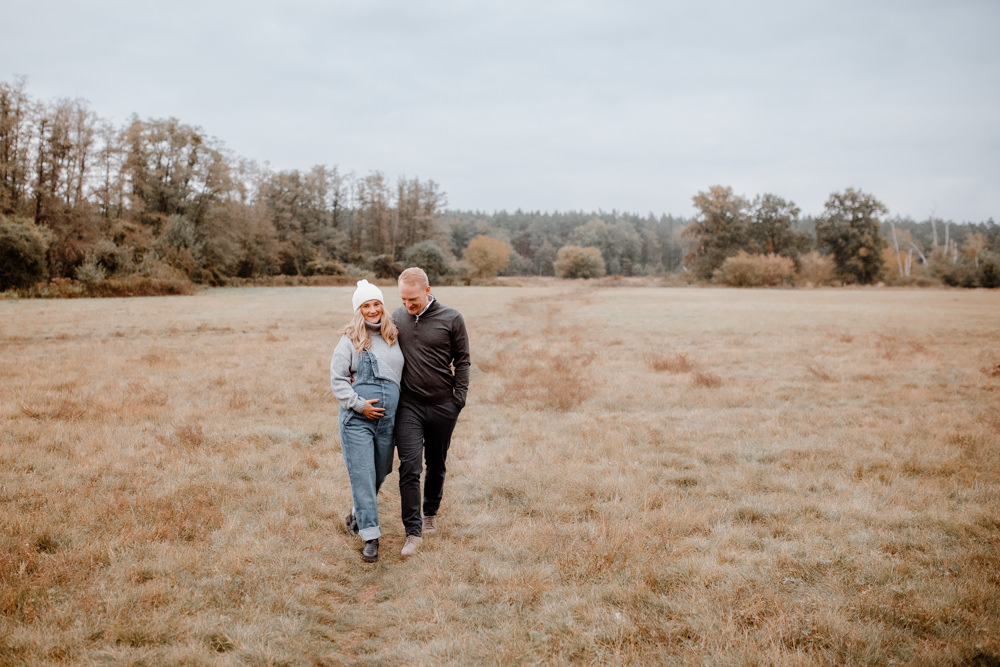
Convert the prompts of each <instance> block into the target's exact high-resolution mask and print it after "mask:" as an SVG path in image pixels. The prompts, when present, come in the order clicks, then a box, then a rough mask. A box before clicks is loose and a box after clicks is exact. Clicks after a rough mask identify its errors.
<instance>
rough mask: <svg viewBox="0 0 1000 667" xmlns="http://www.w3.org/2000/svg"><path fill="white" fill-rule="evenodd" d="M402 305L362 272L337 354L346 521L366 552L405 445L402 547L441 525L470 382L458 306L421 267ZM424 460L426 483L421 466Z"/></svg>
mask: <svg viewBox="0 0 1000 667" xmlns="http://www.w3.org/2000/svg"><path fill="white" fill-rule="evenodd" d="M398 287H399V298H400V300H401V301H402V302H403V305H402V306H400V307H399V308H397V309H396V311H395V312H394V313H393V314H392V315H391V316H389V315H388V313H386V312H385V301H384V299H383V298H382V290H380V289H379V288H378V287H376V286H375V285H372V284H371V283H369V282H368V281H367V280H361V281H359V282H358V287H357V289H356V290H355V291H354V295H353V297H352V299H351V304H352V305H353V306H354V315H353V316H352V318H351V321H350V322H349V323H348V324H347V326H346V327H344V330H343V336H341V338H340V341H339V342H338V343H337V347H336V349H335V350H334V352H333V358H332V359H331V361H330V384H331V385H332V387H333V394H334V396H335V397H336V398H337V401H338V402H339V403H340V415H339V419H338V421H339V425H340V446H341V449H342V451H343V453H344V463H345V464H346V465H347V475H348V477H349V479H350V481H351V496H352V500H353V502H354V507H353V509H352V510H351V513H350V514H348V515H347V519H346V522H347V528H348V530H350V531H351V532H357V533H358V534H359V535H360V536H361V538H362V539H363V540H364V542H365V545H364V549H363V550H362V552H361V557H362V559H363V560H364V561H365V562H367V563H373V562H375V561H376V560H378V538H379V537H380V536H381V534H382V531H381V528H380V526H379V520H378V502H377V496H378V492H379V489H380V488H381V486H382V482H383V481H385V478H386V476H387V475H388V474H389V473H390V472H391V471H392V459H393V442H394V441H395V448H396V452H397V453H398V455H399V496H400V505H401V514H402V519H403V527H404V528H405V529H406V542H405V543H404V544H403V550H402V552H401V553H402V555H403V556H411V555H413V554H415V553H416V552H417V550H418V549H419V547H420V542H421V539H422V538H423V534H424V533H431V532H434V530H436V528H437V526H436V521H437V513H438V508H439V507H440V505H441V497H442V493H443V491H444V476H445V460H446V458H447V456H448V446H449V445H450V444H451V434H452V431H453V430H454V429H455V423H456V422H457V421H458V415H459V412H461V410H462V408H463V407H465V397H466V394H467V393H468V391H469V364H470V361H469V337H468V334H467V332H466V330H465V321H464V320H463V319H462V315H461V313H459V312H458V311H457V310H455V309H454V308H449V307H448V306H445V305H443V304H441V303H440V302H439V301H438V300H437V299H435V298H434V295H432V294H431V288H430V283H429V281H428V279H427V274H426V273H424V271H423V270H422V269H420V268H417V267H411V268H408V269H406V270H405V271H403V272H402V273H401V274H400V276H399V284H398ZM424 462H426V464H427V473H426V476H425V479H424V488H423V493H421V489H420V475H421V473H422V472H423V463H424Z"/></svg>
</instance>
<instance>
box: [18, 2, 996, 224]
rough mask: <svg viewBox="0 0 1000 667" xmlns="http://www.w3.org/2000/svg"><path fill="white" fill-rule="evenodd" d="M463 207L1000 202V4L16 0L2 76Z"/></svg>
mask: <svg viewBox="0 0 1000 667" xmlns="http://www.w3.org/2000/svg"><path fill="white" fill-rule="evenodd" d="M16 76H25V77H26V78H27V92H28V94H29V95H30V96H31V97H32V98H33V99H36V100H40V101H54V100H56V99H57V98H62V97H70V98H75V97H79V98H83V99H85V100H87V101H88V102H89V105H90V108H91V109H92V110H93V111H95V112H96V113H97V114H98V115H99V116H100V117H102V118H104V119H107V120H110V121H112V122H114V123H116V124H119V125H121V124H124V123H125V121H126V120H127V119H128V118H129V116H131V115H132V114H133V113H134V114H137V115H138V116H139V117H140V118H143V119H148V118H168V117H175V118H177V119H179V120H180V121H181V122H183V123H185V124H188V125H194V126H197V127H200V128H202V129H203V130H204V131H205V132H206V133H207V134H209V135H211V136H214V137H216V138H218V139H219V140H221V141H222V142H223V143H224V144H225V146H226V147H228V148H229V149H230V150H232V151H233V152H234V153H236V154H237V155H239V156H241V157H245V158H250V159H253V160H257V161H259V162H262V163H263V162H268V163H270V165H271V167H272V168H273V169H300V170H308V169H309V168H311V167H313V166H314V165H318V164H324V165H327V166H331V167H333V166H336V167H337V168H338V169H339V170H340V171H341V173H349V172H354V173H355V174H357V175H359V176H364V175H366V174H368V173H369V172H371V171H374V170H380V171H382V172H383V173H384V174H385V175H386V176H387V177H389V178H390V179H392V180H395V179H396V178H397V177H400V176H405V177H406V178H419V179H421V180H424V181H426V180H434V181H436V182H437V183H438V184H439V185H440V186H441V189H442V190H444V192H445V193H446V195H447V199H448V204H449V207H450V208H456V209H474V210H483V211H486V212H492V211H495V210H508V211H513V210H515V209H518V208H520V209H524V210H541V211H569V210H583V211H597V210H603V211H611V210H618V211H627V212H633V213H639V214H646V213H650V212H652V213H654V214H657V215H659V214H664V213H665V214H673V215H679V216H685V217H686V216H691V215H693V214H694V213H695V211H694V209H693V207H692V204H691V198H692V196H694V195H695V194H696V193H697V192H699V191H702V190H706V189H707V188H708V187H709V186H712V185H729V186H732V187H733V189H734V190H735V191H736V193H737V194H742V195H745V196H747V197H749V198H752V197H754V196H755V195H758V194H763V193H773V194H776V195H779V196H781V197H784V198H785V199H789V200H792V201H794V202H795V203H796V204H798V205H799V207H800V208H801V209H802V212H803V214H819V213H821V212H822V210H823V204H824V202H825V201H826V199H827V197H828V196H829V194H830V193H831V192H835V191H842V190H844V189H845V188H848V187H854V188H860V189H861V190H864V191H865V192H868V193H870V194H873V195H875V196H876V197H877V198H878V199H880V200H881V201H882V202H883V203H884V204H885V205H886V206H888V208H889V211H890V214H891V215H902V216H910V217H913V218H915V219H918V220H922V219H926V218H927V217H928V216H930V215H936V216H938V217H941V218H945V219H951V220H955V221H977V222H979V221H985V220H986V219H987V218H990V217H992V218H993V219H994V220H997V221H1000V121H998V118H1000V2H998V1H997V0H941V1H940V2H925V1H920V0H901V1H897V2H887V1H880V0H865V1H854V0H837V1H823V2H810V1H809V0H758V1H756V2H745V1H735V0H734V1H721V0H719V1H714V2H713V1H709V2H687V3H680V2H666V1H655V0H649V1H646V0H572V1H570V0H566V1H562V0H560V1H548V0H503V1H502V2H500V1H493V0H486V1H479V0H355V1H352V2H348V1H345V0H283V1H282V2H273V1H271V0H268V1H267V2H262V1H258V0H240V1H239V2H236V1H230V0H225V1H214V0H200V1H197V2H194V1H191V0H170V2H165V1H163V0H157V1H156V2H147V1H144V0H138V1H137V0H87V1H86V2H81V1H80V0H31V1H30V2H27V1H24V0H0V80H4V81H7V82H13V81H14V78H15V77H16Z"/></svg>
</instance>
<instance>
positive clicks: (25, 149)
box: [0, 79, 33, 215]
mask: <svg viewBox="0 0 1000 667" xmlns="http://www.w3.org/2000/svg"><path fill="white" fill-rule="evenodd" d="M24 85H25V83H24V79H19V80H18V81H16V82H15V83H13V84H8V83H4V82H2V81H0V215H14V214H21V215H27V214H28V211H27V209H26V204H27V199H28V192H29V179H30V175H31V158H30V153H29V151H30V144H31V129H32V128H31V125H30V121H31V112H32V107H33V104H32V102H31V100H30V99H29V98H28V95H27V94H26V93H25V92H24Z"/></svg>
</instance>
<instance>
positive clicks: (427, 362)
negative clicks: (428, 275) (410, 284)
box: [392, 299, 471, 408]
mask: <svg viewBox="0 0 1000 667" xmlns="http://www.w3.org/2000/svg"><path fill="white" fill-rule="evenodd" d="M392 319H393V321H394V322H395V323H396V328H398V329H399V349H400V350H402V352H403V359H404V363H403V381H402V385H401V390H402V393H401V399H402V400H404V401H412V402H414V403H420V404H422V405H440V404H441V403H447V402H448V401H454V402H455V404H456V405H458V407H460V408H464V407H465V398H466V396H467V395H468V393H469V366H470V364H471V361H470V356H469V334H468V332H467V331H466V329H465V320H464V319H462V314H461V313H460V312H458V311H457V310H455V309H454V308H449V307H448V306H444V305H442V304H441V302H440V301H438V300H437V299H434V300H433V301H431V303H430V305H429V306H428V307H427V309H426V310H425V311H424V312H423V313H421V314H420V315H410V313H408V312H407V310H406V307H405V306H400V307H399V308H397V309H396V311H395V312H394V313H393V314H392Z"/></svg>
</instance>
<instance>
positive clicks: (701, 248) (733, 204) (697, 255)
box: [684, 185, 749, 280]
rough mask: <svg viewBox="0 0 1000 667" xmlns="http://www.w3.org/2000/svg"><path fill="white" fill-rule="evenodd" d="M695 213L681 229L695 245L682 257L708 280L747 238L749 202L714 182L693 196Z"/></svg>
mask: <svg viewBox="0 0 1000 667" xmlns="http://www.w3.org/2000/svg"><path fill="white" fill-rule="evenodd" d="M693 199H694V205H695V208H697V209H698V216H697V217H696V218H695V220H694V222H692V223H691V224H690V225H688V227H687V229H685V230H684V237H685V238H689V239H691V240H692V241H693V242H694V246H693V247H692V248H691V250H690V251H689V252H688V254H687V256H685V258H684V264H685V266H686V267H687V268H688V269H690V270H691V271H693V272H694V273H695V275H696V276H698V277H699V278H701V279H704V280H707V279H709V278H711V277H712V274H713V273H714V272H715V270H716V269H718V268H719V267H720V266H722V263H723V262H724V261H726V258H727V257H731V256H732V255H735V254H736V253H737V252H739V251H740V250H743V249H744V248H745V247H746V245H747V242H748V238H749V217H748V215H747V210H748V208H749V202H747V200H746V199H744V198H743V197H739V196H737V195H735V194H733V189H732V188H731V187H728V186H727V187H723V186H721V185H713V186H712V187H710V188H709V189H708V192H699V193H698V194H696V195H695V196H694V198H693Z"/></svg>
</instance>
